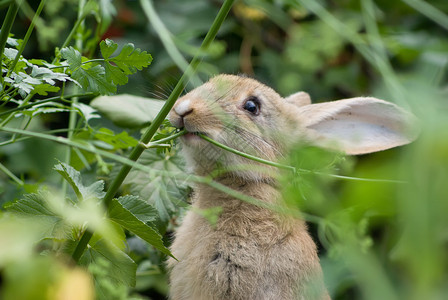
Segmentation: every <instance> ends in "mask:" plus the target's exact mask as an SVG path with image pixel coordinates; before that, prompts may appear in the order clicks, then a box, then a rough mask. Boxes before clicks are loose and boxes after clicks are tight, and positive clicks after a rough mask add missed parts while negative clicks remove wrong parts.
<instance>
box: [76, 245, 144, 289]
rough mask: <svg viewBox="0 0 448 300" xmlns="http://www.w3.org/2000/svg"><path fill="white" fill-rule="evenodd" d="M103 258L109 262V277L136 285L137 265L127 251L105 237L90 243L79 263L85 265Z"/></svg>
mask: <svg viewBox="0 0 448 300" xmlns="http://www.w3.org/2000/svg"><path fill="white" fill-rule="evenodd" d="M102 259H105V260H106V261H107V262H108V264H107V269H108V272H107V277H108V278H109V279H111V280H112V282H113V283H115V284H118V285H120V284H125V285H127V286H135V275H136V271H137V265H136V264H135V262H134V261H133V260H132V259H131V258H130V257H129V256H128V255H127V254H126V253H124V252H123V251H121V250H120V249H119V248H117V247H116V246H114V245H112V244H110V243H106V241H105V240H104V239H102V240H98V241H96V242H95V241H94V242H92V243H90V244H89V247H88V248H87V250H86V251H85V252H84V254H83V255H82V256H81V259H80V261H79V263H80V264H81V265H83V266H89V265H90V264H92V263H95V262H98V260H102Z"/></svg>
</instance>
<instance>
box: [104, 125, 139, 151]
mask: <svg viewBox="0 0 448 300" xmlns="http://www.w3.org/2000/svg"><path fill="white" fill-rule="evenodd" d="M95 138H97V139H99V140H101V141H103V142H106V143H108V144H109V145H112V146H113V149H127V148H129V147H135V146H137V144H138V141H137V140H136V139H134V138H133V137H132V136H129V134H128V133H127V132H126V131H122V132H121V133H119V134H115V132H113V131H112V130H110V129H107V128H101V129H100V130H98V132H97V133H96V134H95Z"/></svg>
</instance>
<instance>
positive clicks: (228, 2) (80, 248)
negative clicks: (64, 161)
mask: <svg viewBox="0 0 448 300" xmlns="http://www.w3.org/2000/svg"><path fill="white" fill-rule="evenodd" d="M234 1H235V0H225V2H224V3H223V5H222V7H221V9H220V10H219V12H218V15H217V16H216V18H215V20H214V21H213V24H212V26H211V28H210V30H209V31H208V33H207V35H206V36H205V38H204V41H203V42H202V45H201V47H200V49H201V50H205V49H207V48H208V47H209V46H210V44H211V42H212V41H213V40H214V39H215V37H216V34H217V33H218V30H219V28H220V27H221V25H222V23H223V22H224V20H225V18H226V16H227V14H228V13H229V11H230V9H231V7H232V5H233V2H234ZM199 63H200V59H199V57H198V56H195V57H194V58H193V60H192V61H191V63H190V65H189V66H188V68H187V70H186V71H185V73H184V75H183V76H182V77H181V79H180V80H179V82H178V83H177V85H176V87H175V88H174V90H173V92H172V93H171V95H170V96H169V98H168V100H167V101H166V102H165V104H164V106H163V107H162V109H161V110H160V112H159V113H158V114H157V116H156V117H155V119H154V120H153V122H152V123H151V125H150V126H149V128H148V129H147V131H146V132H145V133H144V135H143V137H142V138H141V140H140V143H139V144H138V145H137V146H136V147H135V148H134V149H133V151H132V152H131V154H130V155H129V159H130V160H132V161H136V160H137V159H138V158H139V157H140V155H141V154H142V152H143V151H144V150H145V148H144V147H143V146H142V145H141V143H143V144H147V143H148V142H149V141H151V139H152V137H153V136H154V134H155V133H156V132H157V129H158V128H159V126H160V125H161V124H162V122H163V121H164V120H165V118H166V116H167V115H168V113H169V111H170V110H171V108H172V107H173V105H174V103H175V102H176V100H177V98H178V97H179V96H180V94H181V93H182V91H183V90H184V88H185V82H186V80H187V79H189V78H190V77H191V75H192V74H193V73H194V72H195V71H196V69H197V67H198V65H199ZM130 170H131V167H130V166H128V165H124V166H123V167H122V168H121V170H120V172H119V173H118V175H117V176H116V177H115V179H114V180H113V181H112V183H111V184H110V186H109V189H108V190H107V192H106V195H105V196H104V204H105V205H106V207H107V208H108V207H109V205H110V203H111V202H112V199H113V197H114V196H115V194H116V193H117V191H118V189H119V188H120V186H121V184H122V183H123V181H124V179H125V178H126V176H127V175H128V173H129V171H130ZM91 237H92V233H90V232H88V231H85V232H84V234H83V236H82V238H81V240H80V241H79V242H78V245H77V246H76V249H75V251H74V252H73V255H72V257H73V259H74V260H75V261H76V262H78V261H79V259H80V257H81V256H82V254H83V253H84V250H85V249H86V247H87V244H88V243H89V241H90V238H91Z"/></svg>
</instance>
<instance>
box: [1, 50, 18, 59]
mask: <svg viewBox="0 0 448 300" xmlns="http://www.w3.org/2000/svg"><path fill="white" fill-rule="evenodd" d="M17 53H19V50H17V49H13V48H5V50H4V51H3V55H5V57H6V58H7V59H9V60H14V59H15V58H16V55H17Z"/></svg>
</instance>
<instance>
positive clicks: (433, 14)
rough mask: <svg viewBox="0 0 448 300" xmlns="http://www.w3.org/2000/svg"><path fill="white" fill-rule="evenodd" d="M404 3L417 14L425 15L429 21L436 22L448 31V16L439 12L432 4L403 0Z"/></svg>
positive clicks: (419, 0) (415, 0)
mask: <svg viewBox="0 0 448 300" xmlns="http://www.w3.org/2000/svg"><path fill="white" fill-rule="evenodd" d="M402 1H403V2H404V3H406V4H407V5H409V6H410V7H412V8H414V9H415V10H416V11H417V12H419V13H421V14H423V15H425V16H427V17H428V19H430V20H432V21H434V22H436V23H437V24H439V25H440V26H442V27H443V28H445V29H446V30H448V15H446V14H444V13H443V11H441V10H438V9H437V8H435V7H434V6H432V5H431V4H429V3H428V2H425V1H421V0H402Z"/></svg>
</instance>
